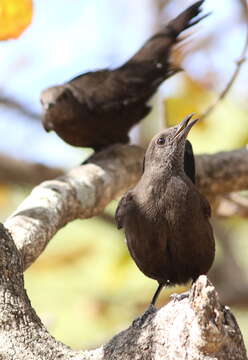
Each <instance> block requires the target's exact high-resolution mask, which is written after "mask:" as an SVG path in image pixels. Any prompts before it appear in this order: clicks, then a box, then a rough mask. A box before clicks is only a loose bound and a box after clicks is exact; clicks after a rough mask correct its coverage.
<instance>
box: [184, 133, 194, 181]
mask: <svg viewBox="0 0 248 360" xmlns="http://www.w3.org/2000/svg"><path fill="white" fill-rule="evenodd" d="M184 172H185V174H186V175H187V176H188V177H189V178H190V180H191V181H192V182H193V183H194V184H195V157H194V152H193V148H192V145H191V143H190V141H189V140H186V143H185V150H184Z"/></svg>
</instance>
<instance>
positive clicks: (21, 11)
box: [0, 0, 33, 40]
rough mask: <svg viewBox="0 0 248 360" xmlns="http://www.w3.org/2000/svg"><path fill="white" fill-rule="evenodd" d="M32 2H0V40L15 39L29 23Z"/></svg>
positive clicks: (11, 0)
mask: <svg viewBox="0 0 248 360" xmlns="http://www.w3.org/2000/svg"><path fill="white" fill-rule="evenodd" d="M32 14H33V3H32V0H0V40H8V39H15V38H17V37H18V36H20V35H21V33H22V32H23V31H24V30H25V29H26V27H27V26H28V25H29V24H30V23H31V20H32Z"/></svg>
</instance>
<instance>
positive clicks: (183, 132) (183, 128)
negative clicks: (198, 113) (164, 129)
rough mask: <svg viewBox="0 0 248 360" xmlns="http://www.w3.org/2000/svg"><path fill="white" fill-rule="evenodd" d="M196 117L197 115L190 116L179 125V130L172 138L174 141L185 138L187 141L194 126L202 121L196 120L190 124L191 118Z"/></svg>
mask: <svg viewBox="0 0 248 360" xmlns="http://www.w3.org/2000/svg"><path fill="white" fill-rule="evenodd" d="M194 115H195V113H193V114H190V115H188V116H187V117H186V118H185V119H183V121H182V122H181V123H180V124H179V125H178V129H177V131H176V133H175V135H174V136H173V138H172V141H174V140H175V139H179V138H180V139H181V138H182V137H184V138H185V139H186V137H187V135H188V133H189V131H190V129H191V128H192V126H194V125H195V124H196V123H197V122H198V121H199V120H200V119H194V120H192V121H191V122H190V120H191V118H192V117H193V116H194Z"/></svg>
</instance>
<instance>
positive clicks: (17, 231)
mask: <svg viewBox="0 0 248 360" xmlns="http://www.w3.org/2000/svg"><path fill="white" fill-rule="evenodd" d="M143 156H144V151H143V150H142V149H141V148H139V147H137V146H132V145H114V146H112V147H110V148H108V149H107V150H105V151H102V152H101V153H98V154H96V155H95V156H93V157H92V160H91V161H92V163H91V164H87V165H83V166H79V167H77V168H74V169H72V170H71V171H69V172H68V173H67V174H66V175H64V176H61V177H59V178H57V179H55V180H51V181H45V182H43V183H41V184H40V185H39V186H37V187H35V188H34V189H33V191H32V192H31V194H30V195H29V196H28V197H27V198H26V199H25V200H24V202H23V203H22V204H21V205H20V206H19V207H18V209H17V210H16V211H15V212H14V214H12V215H11V216H10V217H9V218H8V219H7V221H6V222H5V226H6V227H7V228H8V229H9V231H10V232H11V234H12V235H13V237H14V239H15V243H16V246H17V248H18V250H19V251H20V253H21V255H22V258H23V264H24V268H27V267H28V266H29V265H31V264H32V262H33V261H34V260H35V259H36V258H37V257H38V256H39V255H40V253H41V252H42V251H43V250H44V248H45V247H46V245H47V243H48V242H49V241H50V239H51V238H52V236H53V235H54V234H55V233H56V232H57V231H58V230H59V229H60V228H62V227H63V226H64V225H66V224H67V223H68V222H69V221H72V220H74V219H77V218H81V219H83V218H89V217H92V216H94V215H97V214H100V213H101V212H102V211H103V209H104V208H105V206H106V205H107V204H108V203H109V202H110V201H111V200H113V199H116V198H117V197H118V196H120V195H121V194H122V193H123V192H124V191H126V190H127V189H129V188H130V187H131V186H133V185H134V184H135V183H136V182H137V181H138V179H139V177H140V175H141V168H142V160H143ZM196 164H197V174H198V175H197V183H198V186H199V188H200V190H201V191H202V192H203V193H204V194H205V195H206V196H207V197H208V198H209V200H210V201H211V203H212V205H213V208H214V210H215V211H217V210H218V205H219V203H220V200H221V196H223V195H225V194H228V193H229V192H233V191H239V190H244V189H248V150H247V149H246V148H243V149H239V150H234V151H230V152H221V153H217V154H214V155H199V156H197V157H196Z"/></svg>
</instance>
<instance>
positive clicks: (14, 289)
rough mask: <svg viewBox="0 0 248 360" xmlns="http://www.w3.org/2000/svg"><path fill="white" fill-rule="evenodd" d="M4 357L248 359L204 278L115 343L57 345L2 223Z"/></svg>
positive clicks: (1, 339) (48, 359)
mask: <svg viewBox="0 0 248 360" xmlns="http://www.w3.org/2000/svg"><path fill="white" fill-rule="evenodd" d="M0 253H1V257H0V270H1V271H0V326H1V332H0V343H1V348H0V357H1V359H3V360H13V359H15V360H27V359H28V360H44V359H45V360H56V359H60V360H69V359H73V360H90V359H91V360H114V359H116V360H117V359H118V360H121V359H123V360H124V359H125V360H131V359H132V360H141V359H142V360H158V359H164V360H171V359H173V360H174V359H182V358H189V359H198V360H215V359H218V360H247V357H246V351H245V347H244V343H243V339H242V335H241V333H240V330H239V327H238V325H237V323H236V320H235V318H234V317H233V315H232V313H231V312H230V311H229V309H228V308H226V307H224V306H222V305H221V304H220V302H219V299H218V295H217V293H216V291H215V289H214V287H213V286H212V285H211V284H210V282H209V281H208V280H207V278H206V276H201V277H200V278H199V279H198V280H197V282H196V283H195V284H194V285H193V287H192V289H191V292H190V296H189V298H188V299H184V300H182V301H174V300H172V301H171V302H170V303H169V304H168V305H166V306H164V307H163V308H162V309H160V310H159V311H157V310H156V309H155V308H150V309H149V310H148V311H147V312H146V313H145V314H144V315H143V316H142V317H140V318H138V319H136V320H135V321H134V322H133V324H132V325H131V326H130V327H129V328H128V329H127V330H124V331H122V332H121V333H119V334H118V335H116V336H115V337H114V338H112V340H110V342H109V343H108V344H106V345H104V346H101V347H100V348H98V349H95V350H90V351H73V350H71V349H70V348H69V347H67V346H66V345H64V344H62V343H60V342H58V341H56V340H55V339H54V338H53V337H52V336H51V335H50V334H49V333H48V332H47V330H46V328H45V327H44V326H43V324H42V323H41V321H40V319H39V318H38V316H37V315H36V313H35V311H34V310H33V309H32V307H31V304H30V301H29V299H28V297H27V294H26V291H25V289H24V283H23V274H22V270H23V268H22V261H21V257H20V254H19V252H18V250H17V248H16V246H15V243H14V241H13V239H12V238H11V235H10V234H9V233H8V232H7V231H6V229H5V228H4V227H3V225H0Z"/></svg>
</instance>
